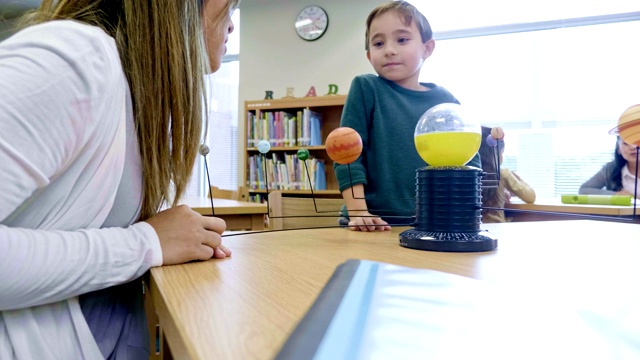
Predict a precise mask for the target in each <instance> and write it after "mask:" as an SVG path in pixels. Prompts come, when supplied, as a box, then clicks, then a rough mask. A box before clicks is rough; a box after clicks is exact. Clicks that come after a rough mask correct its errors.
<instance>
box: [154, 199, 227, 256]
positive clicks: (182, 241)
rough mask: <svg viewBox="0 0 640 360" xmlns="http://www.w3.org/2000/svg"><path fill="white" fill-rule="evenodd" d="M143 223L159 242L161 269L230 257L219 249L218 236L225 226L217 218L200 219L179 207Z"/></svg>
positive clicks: (219, 241) (219, 239)
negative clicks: (147, 224)
mask: <svg viewBox="0 0 640 360" xmlns="http://www.w3.org/2000/svg"><path fill="white" fill-rule="evenodd" d="M145 221H146V222H147V223H149V225H151V226H152V227H153V228H154V229H155V231H156V234H158V238H159V239H160V247H161V248H162V265H172V264H182V263H186V262H189V261H192V260H208V259H211V258H212V257H215V258H217V259H222V258H225V257H227V256H231V250H229V249H227V248H226V247H224V246H223V245H222V237H221V235H222V233H223V232H224V230H225V229H226V228H227V224H226V223H225V222H224V220H222V219H220V218H216V217H206V216H202V215H200V214H198V213H197V212H195V211H193V210H191V208H189V207H188V206H187V205H180V206H176V207H173V208H170V209H167V210H164V211H162V212H160V213H158V214H157V215H156V216H153V217H151V218H149V219H147V220H145Z"/></svg>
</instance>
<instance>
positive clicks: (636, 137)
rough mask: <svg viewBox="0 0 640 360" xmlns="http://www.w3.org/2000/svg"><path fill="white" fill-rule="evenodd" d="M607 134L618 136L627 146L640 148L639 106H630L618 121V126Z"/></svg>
mask: <svg viewBox="0 0 640 360" xmlns="http://www.w3.org/2000/svg"><path fill="white" fill-rule="evenodd" d="M609 134H612V135H616V134H617V135H620V138H621V139H622V140H624V142H626V143H627V144H630V145H635V146H640V104H638V105H633V106H630V107H629V108H628V109H627V110H625V111H624V112H623V113H622V115H620V118H619V119H618V126H616V127H614V128H613V129H611V130H610V131H609Z"/></svg>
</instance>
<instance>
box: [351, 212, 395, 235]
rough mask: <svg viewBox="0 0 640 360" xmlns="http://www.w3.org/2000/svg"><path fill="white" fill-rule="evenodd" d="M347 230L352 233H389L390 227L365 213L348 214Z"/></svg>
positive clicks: (378, 218) (374, 216)
mask: <svg viewBox="0 0 640 360" xmlns="http://www.w3.org/2000/svg"><path fill="white" fill-rule="evenodd" d="M349 219H350V221H349V230H352V231H389V230H391V226H389V224H388V223H387V222H386V221H384V220H382V219H381V218H380V217H378V216H376V215H373V214H371V213H369V212H366V211H353V212H350V213H349Z"/></svg>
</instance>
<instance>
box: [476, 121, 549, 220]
mask: <svg viewBox="0 0 640 360" xmlns="http://www.w3.org/2000/svg"><path fill="white" fill-rule="evenodd" d="M488 136H491V128H490V127H486V126H483V127H482V143H481V145H480V151H479V153H480V159H481V160H482V170H483V171H484V172H486V173H489V174H496V172H497V163H496V161H499V162H500V164H502V154H503V153H504V140H502V139H501V140H498V146H499V147H500V155H499V157H498V159H496V156H495V151H496V147H492V146H489V144H487V141H486V139H487V137H488ZM484 180H497V176H496V175H488V176H485V177H484ZM492 184H493V183H492V182H487V185H492ZM512 195H515V196H517V197H518V198H520V199H521V200H522V201H524V202H527V203H533V202H534V201H536V192H535V190H533V188H531V186H529V184H527V183H526V182H525V181H524V180H522V179H521V178H520V176H518V174H516V173H515V172H513V171H511V170H509V169H507V168H505V167H503V166H501V167H500V182H499V183H498V187H497V188H483V189H482V206H483V207H494V208H503V207H504V204H505V203H508V202H509V198H510V197H511V196H512ZM506 221H507V219H506V218H505V216H504V211H503V210H484V209H483V210H482V222H483V223H497V222H506Z"/></svg>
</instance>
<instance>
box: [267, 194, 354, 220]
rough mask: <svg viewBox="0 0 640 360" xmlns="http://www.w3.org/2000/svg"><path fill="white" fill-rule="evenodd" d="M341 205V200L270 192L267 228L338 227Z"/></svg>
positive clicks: (342, 201)
mask: <svg viewBox="0 0 640 360" xmlns="http://www.w3.org/2000/svg"><path fill="white" fill-rule="evenodd" d="M343 204H344V200H343V199H342V198H340V199H333V198H331V199H329V198H312V197H293V196H283V195H282V192H281V191H272V192H270V193H269V228H270V229H274V230H278V229H296V228H305V227H321V226H338V225H339V224H338V219H339V218H340V209H341V208H342V205H343Z"/></svg>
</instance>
